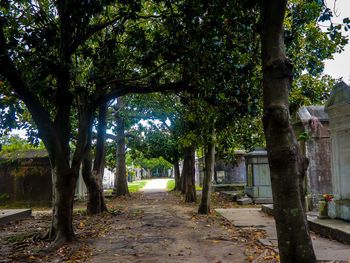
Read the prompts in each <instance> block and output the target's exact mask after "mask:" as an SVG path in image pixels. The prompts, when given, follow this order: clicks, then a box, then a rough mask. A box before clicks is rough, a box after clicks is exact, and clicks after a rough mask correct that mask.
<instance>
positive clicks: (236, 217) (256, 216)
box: [215, 208, 350, 261]
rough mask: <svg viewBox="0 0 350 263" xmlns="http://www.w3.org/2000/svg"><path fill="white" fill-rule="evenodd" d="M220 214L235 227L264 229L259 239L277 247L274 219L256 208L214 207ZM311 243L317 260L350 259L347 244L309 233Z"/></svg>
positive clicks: (263, 242)
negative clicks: (264, 232) (261, 238)
mask: <svg viewBox="0 0 350 263" xmlns="http://www.w3.org/2000/svg"><path fill="white" fill-rule="evenodd" d="M215 211H217V212H218V213H220V214H221V216H223V217H225V218H226V219H227V220H229V221H231V222H232V223H233V224H234V225H235V226H237V227H240V226H241V227H247V226H250V227H255V228H257V229H260V230H265V231H266V237H265V238H264V239H263V240H260V241H261V243H262V244H266V245H269V246H273V247H275V248H276V249H277V233H276V226H275V220H274V218H273V217H272V216H269V215H266V214H265V213H263V212H262V211H260V209H258V208H239V209H236V208H229V209H216V210H215ZM311 237H312V244H313V247H314V250H315V254H316V257H317V260H318V261H332V260H333V261H335V260H337V261H340V260H342V261H345V260H350V249H349V246H348V245H345V244H342V243H340V242H337V241H335V240H329V239H327V238H323V237H320V236H317V235H315V234H311Z"/></svg>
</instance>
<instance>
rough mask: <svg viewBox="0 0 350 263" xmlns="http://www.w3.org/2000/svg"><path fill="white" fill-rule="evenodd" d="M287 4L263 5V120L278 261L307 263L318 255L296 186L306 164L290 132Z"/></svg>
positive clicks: (301, 177) (267, 2) (290, 68)
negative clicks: (286, 31) (285, 39)
mask: <svg viewBox="0 0 350 263" xmlns="http://www.w3.org/2000/svg"><path fill="white" fill-rule="evenodd" d="M286 6H287V1H286V0H285V1H279V0H272V1H265V2H263V4H262V15H261V17H262V22H263V27H262V40H261V42H262V59H263V60H262V61H263V80H264V83H263V87H264V119H263V122H264V130H265V137H266V144H267V150H268V157H269V163H270V175H271V184H272V191H273V200H274V215H275V220H276V228H277V235H278V247H279V252H280V257H281V262H305V263H306V262H308V263H310V262H316V257H315V254H314V251H313V247H312V243H311V238H310V233H309V228H308V225H307V221H306V216H305V213H304V210H303V205H302V200H301V193H300V191H302V189H300V187H299V185H300V181H302V180H303V177H304V176H305V172H306V168H307V161H306V159H305V157H304V156H303V155H302V154H301V151H300V148H299V145H298V143H297V140H296V137H295V134H294V132H293V128H292V124H291V121H290V115H289V105H288V94H289V90H290V88H291V82H292V79H293V65H292V64H291V62H290V61H289V60H288V59H287V58H286V53H285V46H284V41H283V21H284V17H285V11H286ZM286 194H287V196H288V198H286Z"/></svg>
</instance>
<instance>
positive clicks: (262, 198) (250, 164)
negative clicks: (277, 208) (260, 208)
mask: <svg viewBox="0 0 350 263" xmlns="http://www.w3.org/2000/svg"><path fill="white" fill-rule="evenodd" d="M245 161H246V167H247V186H246V189H245V191H246V194H247V195H248V196H249V197H251V198H253V200H254V202H255V203H272V188H271V178H270V167H269V162H268V159H267V151H266V149H265V148H264V147H255V148H254V149H253V151H251V152H249V153H247V154H246V155H245Z"/></svg>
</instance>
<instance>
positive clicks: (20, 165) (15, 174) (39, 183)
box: [0, 149, 87, 206]
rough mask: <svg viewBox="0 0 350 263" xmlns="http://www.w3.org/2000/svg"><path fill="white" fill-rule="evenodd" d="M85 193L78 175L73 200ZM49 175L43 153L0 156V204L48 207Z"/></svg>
mask: <svg viewBox="0 0 350 263" xmlns="http://www.w3.org/2000/svg"><path fill="white" fill-rule="evenodd" d="M86 193H87V189H86V186H85V183H84V182H83V179H82V175H81V174H80V175H79V178H78V181H77V187H76V191H75V196H76V198H84V197H85V195H86ZM51 200H52V174H51V167H50V160H49V157H48V153H47V151H46V150H42V149H33V150H27V151H18V152H16V153H11V154H6V153H2V154H1V155H0V205H5V204H9V203H11V204H27V205H30V206H32V205H50V204H51Z"/></svg>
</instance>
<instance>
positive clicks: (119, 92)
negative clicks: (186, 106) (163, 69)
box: [93, 81, 191, 108]
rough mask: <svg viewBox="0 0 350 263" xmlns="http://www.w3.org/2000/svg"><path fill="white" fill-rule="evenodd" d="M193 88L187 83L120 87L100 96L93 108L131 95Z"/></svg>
mask: <svg viewBox="0 0 350 263" xmlns="http://www.w3.org/2000/svg"><path fill="white" fill-rule="evenodd" d="M190 88H191V87H190V86H189V85H188V82H187V81H179V82H176V83H168V84H160V85H159V84H158V85H154V84H153V85H151V84H150V85H119V86H117V87H116V88H114V89H111V90H110V92H108V93H106V94H105V95H102V96H99V97H97V98H96V100H95V101H94V102H93V107H94V108H96V107H97V106H98V105H99V104H100V103H101V102H103V101H109V100H111V99H115V98H117V97H120V96H123V95H126V94H130V93H139V94H146V93H153V92H164V91H183V90H189V89H190Z"/></svg>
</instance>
